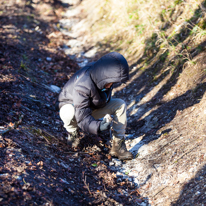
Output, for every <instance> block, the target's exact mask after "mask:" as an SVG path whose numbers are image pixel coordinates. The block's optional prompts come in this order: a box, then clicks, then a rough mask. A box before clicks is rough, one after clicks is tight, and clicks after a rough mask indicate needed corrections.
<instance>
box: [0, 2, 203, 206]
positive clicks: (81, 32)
mask: <svg viewBox="0 0 206 206" xmlns="http://www.w3.org/2000/svg"><path fill="white" fill-rule="evenodd" d="M205 7H206V3H205V1H199V0H195V1H194V0H188V1H182V0H181V1H179V0H178V1H177V0H174V1H167V0H165V1H147V0H142V1H139V0H137V1H133V0H129V1H126V0H122V1H117V0H107V1H100V0H98V1H95V0H83V1H79V0H62V1H57V0H53V1H52V0H43V1H40V0H33V1H27V0H25V1H24V0H18V1H15V0H10V1H9V3H8V2H5V1H4V2H3V1H2V2H0V8H1V11H2V12H1V18H0V22H1V28H0V32H1V37H0V48H1V51H0V71H1V78H0V98H1V106H0V108H1V110H0V156H1V159H0V184H1V188H0V204H1V205H137V206H145V205H152V206H153V205H158V206H167V205H177V206H179V205H198V206H203V205H206V187H205V185H206V167H205V163H206V142H205V136H206V129H205V128H206V122H205V115H206V101H205V99H206V93H205V90H206V62H205V59H206V51H205V47H206V41H205V40H206V33H205V18H206V17H205V11H206V8H205ZM109 51H118V52H120V53H122V54H123V55H124V56H125V57H126V58H127V59H128V62H129V65H130V77H131V78H130V80H129V81H128V82H127V84H126V85H124V86H119V85H116V87H115V89H114V92H113V96H114V97H119V98H122V99H124V100H125V102H126V103H127V106H128V113H127V114H128V127H127V132H126V140H127V141H126V144H127V146H128V148H129V150H130V151H131V152H132V153H133V155H134V159H133V160H131V161H126V162H121V161H118V160H117V159H116V158H112V157H111V156H110V155H109V154H108V151H109V149H110V144H109V143H108V140H109V139H108V136H94V135H88V134H84V133H83V132H81V143H80V146H79V148H78V149H77V150H72V148H70V147H69V146H67V145H66V141H65V138H64V137H65V136H66V135H67V133H66V131H65V130H64V128H63V125H62V122H61V120H60V118H59V114H58V110H56V108H55V103H56V100H57V96H58V92H59V90H58V89H59V88H61V87H62V86H63V85H64V84H65V82H66V81H67V80H68V79H69V78H70V77H71V75H72V74H73V73H74V72H75V71H77V70H78V69H79V68H80V67H82V66H84V65H85V64H87V63H88V62H90V61H93V60H96V59H98V58H99V57H100V56H101V55H103V54H105V53H107V52H109ZM54 89H56V90H54Z"/></svg>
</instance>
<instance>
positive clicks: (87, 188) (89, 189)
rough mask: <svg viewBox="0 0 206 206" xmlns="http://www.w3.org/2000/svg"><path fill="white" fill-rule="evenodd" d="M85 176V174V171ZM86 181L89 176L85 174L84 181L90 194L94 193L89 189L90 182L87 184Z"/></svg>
mask: <svg viewBox="0 0 206 206" xmlns="http://www.w3.org/2000/svg"><path fill="white" fill-rule="evenodd" d="M83 176H84V173H83ZM86 181H87V177H86V175H85V179H83V182H84V184H85V186H86V188H87V190H88V191H89V194H90V195H92V193H91V192H90V189H89V183H88V185H87V182H86Z"/></svg>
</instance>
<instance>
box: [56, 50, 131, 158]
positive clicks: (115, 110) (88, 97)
mask: <svg viewBox="0 0 206 206" xmlns="http://www.w3.org/2000/svg"><path fill="white" fill-rule="evenodd" d="M128 79H129V67H128V64H127V61H126V59H125V58H124V57H123V56H122V55H121V54H119V53H117V52H111V53H109V54H106V55H104V56H103V57H102V58H100V59H99V60H98V61H97V62H95V63H93V64H91V65H88V66H86V67H84V68H82V69H80V70H79V71H77V72H76V73H75V74H74V75H73V76H72V77H71V78H70V80H69V81H68V82H67V83H66V84H65V86H64V88H63V89H62V91H61V93H60V95H59V102H60V104H59V105H60V117H61V119H62V120H63V122H64V127H65V128H66V129H67V131H68V132H69V133H70V134H74V135H73V136H75V138H71V136H72V135H69V138H70V142H72V141H73V139H76V136H78V134H77V127H80V128H81V129H82V130H83V131H85V132H88V133H92V134H98V133H99V132H101V131H104V130H108V129H109V128H110V125H109V123H107V122H105V121H101V120H100V118H102V117H104V116H105V115H106V114H107V113H108V114H111V115H113V117H114V120H115V122H116V123H114V124H113V139H115V138H116V139H118V141H117V142H119V140H124V135H125V128H126V122H127V121H126V104H125V102H124V101H123V100H121V99H111V91H112V89H113V86H112V85H113V83H117V82H125V81H127V80H128ZM121 142H122V141H121ZM118 144H119V143H118ZM121 145H124V147H122V150H120V148H121V147H119V146H118V147H115V149H114V148H113V150H112V151H113V155H114V156H115V155H117V156H118V157H119V158H121V159H125V158H126V159H128V158H129V159H131V158H132V154H131V153H130V152H128V151H127V150H126V147H125V144H124V141H123V143H121V144H120V146H121ZM117 151H119V152H120V151H121V154H120V153H118V154H117Z"/></svg>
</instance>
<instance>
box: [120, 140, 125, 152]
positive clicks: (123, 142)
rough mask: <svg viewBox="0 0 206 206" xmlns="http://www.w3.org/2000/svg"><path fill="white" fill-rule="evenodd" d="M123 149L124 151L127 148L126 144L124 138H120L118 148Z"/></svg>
mask: <svg viewBox="0 0 206 206" xmlns="http://www.w3.org/2000/svg"><path fill="white" fill-rule="evenodd" d="M120 149H121V150H124V151H127V148H126V145H125V139H124V138H122V139H121V140H120V141H119V150H120Z"/></svg>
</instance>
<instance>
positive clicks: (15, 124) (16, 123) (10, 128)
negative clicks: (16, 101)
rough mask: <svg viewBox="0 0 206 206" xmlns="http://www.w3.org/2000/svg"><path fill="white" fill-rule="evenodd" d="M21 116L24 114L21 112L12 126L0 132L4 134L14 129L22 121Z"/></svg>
mask: <svg viewBox="0 0 206 206" xmlns="http://www.w3.org/2000/svg"><path fill="white" fill-rule="evenodd" d="M23 117H24V115H23V114H22V115H21V116H20V117H19V120H18V121H17V122H15V123H14V125H13V126H12V127H9V128H8V129H7V130H5V131H2V132H0V133H1V135H4V134H6V133H7V132H9V131H10V130H13V129H16V128H17V127H18V126H19V125H20V124H21V123H22V119H23Z"/></svg>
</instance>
